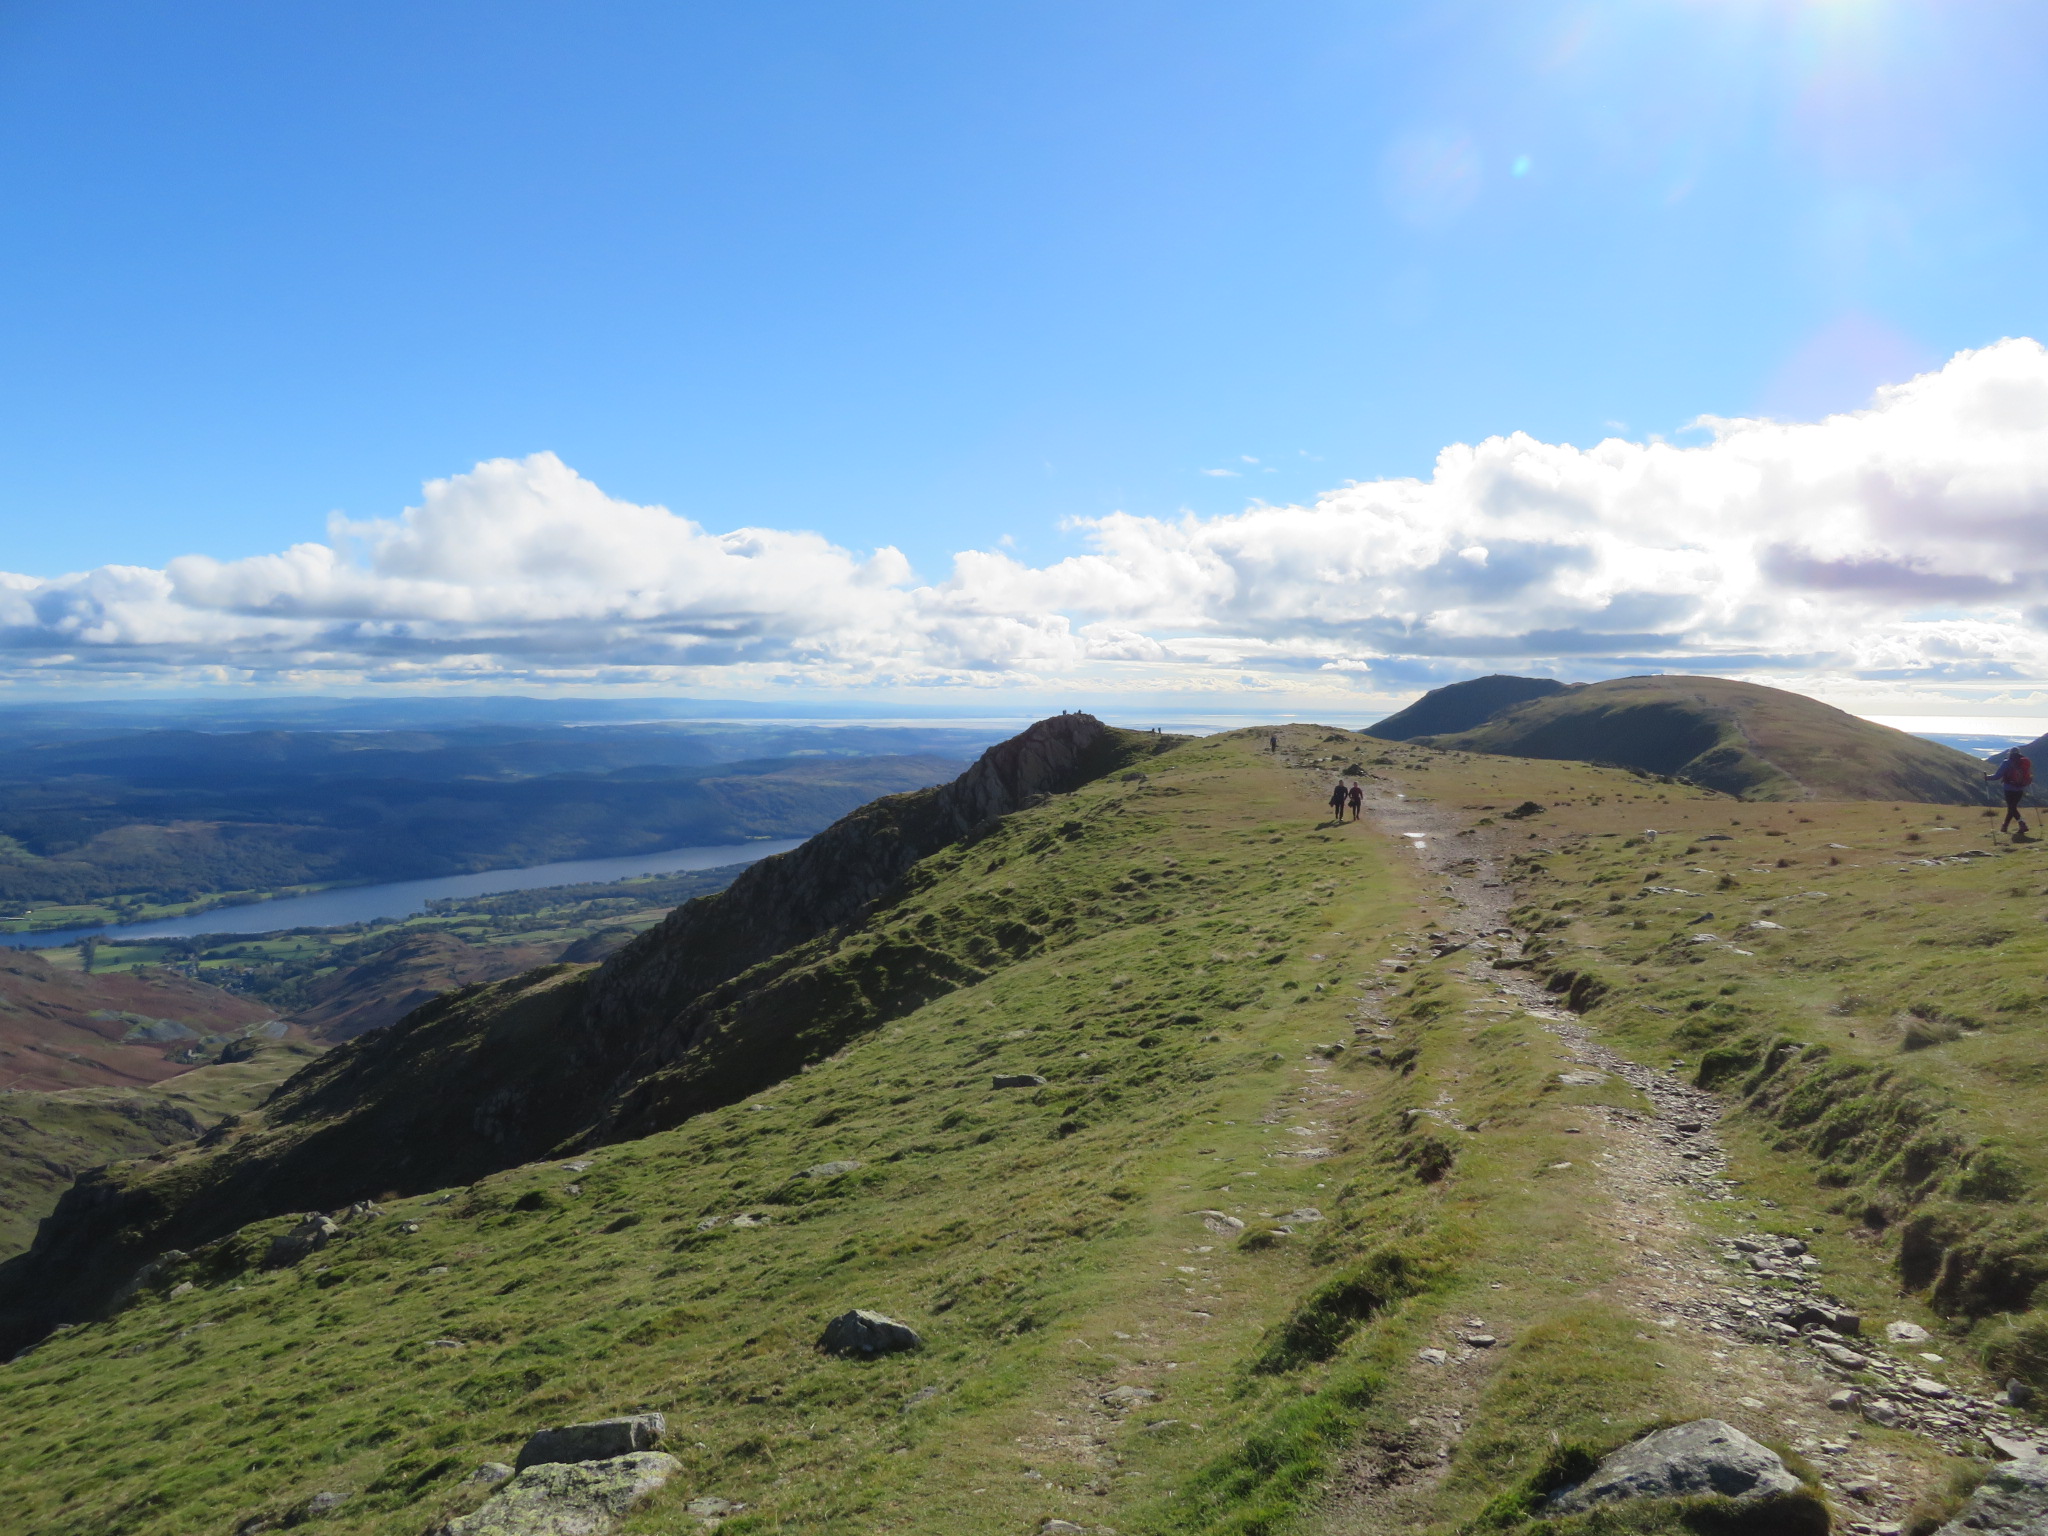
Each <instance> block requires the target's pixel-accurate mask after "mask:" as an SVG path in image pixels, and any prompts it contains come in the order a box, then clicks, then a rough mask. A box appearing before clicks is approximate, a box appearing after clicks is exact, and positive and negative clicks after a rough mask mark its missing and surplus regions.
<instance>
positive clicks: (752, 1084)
mask: <svg viewBox="0 0 2048 1536" xmlns="http://www.w3.org/2000/svg"><path fill="white" fill-rule="evenodd" d="M1177 739H1178V738H1171V737H1161V736H1157V735H1152V734H1140V733H1136V732H1126V731H1117V730H1112V729H1111V728H1109V727H1107V726H1104V725H1103V724H1102V723H1101V722H1100V721H1098V720H1096V719H1095V718H1094V717H1092V716H1089V715H1082V714H1069V715H1059V716H1055V717H1053V718H1051V719H1048V720H1044V721H1041V722H1039V723H1038V724H1037V725H1035V726H1033V727H1031V728H1030V729H1029V730H1027V731H1025V732H1023V733H1022V734H1021V735H1019V736H1016V737H1014V738H1012V739H1011V740H1009V741H1007V742H1003V743H1001V744H1000V745H998V746H996V747H992V748H990V749H989V751H988V752H987V753H985V754H984V755H983V756H982V758H981V759H980V760H979V761H978V762H977V763H975V764H974V766H973V767H972V768H970V769H969V770H968V771H967V772H966V773H965V774H963V775H961V776H960V777H959V778H958V779H956V780H955V781H953V782H952V783H950V784H946V785H942V786H939V787H938V788H935V789H929V790H919V791H913V792H911V793H908V794H902V795H891V796H886V797H884V798H883V799H880V800H877V801H874V802H872V803H871V804H869V805H866V806H864V807H862V808H861V809H859V810H858V811H855V812H854V813H853V814H852V815H850V816H847V817H845V818H843V819H842V820H840V821H838V822H836V823H834V824H833V825H832V826H831V827H830V828H828V829H827V830H826V831H824V832H822V833H820V834H819V835H818V836H817V837H815V838H813V839H811V840H810V841H809V842H808V843H806V844H805V845H804V846H802V847H801V848H798V849H795V850H793V851H792V852H790V853H787V854H783V855H780V856H779V857H776V858H770V859H764V860H762V861H761V862H760V863H758V864H755V865H754V866H752V867H751V868H749V869H748V870H747V871H746V872H745V873H744V874H742V875H741V876H740V877H739V878H738V879H737V880H735V881H734V882H733V884H732V885H731V886H730V887H728V888H727V889H726V890H724V891H722V892H719V893H718V894H716V895H713V896H707V897H701V898H699V899H697V900H695V901H691V902H688V903H686V904H685V905H683V906H682V907H680V908H678V909H677V910H676V911H675V912H674V913H673V914H672V915H671V916H670V917H669V919H668V920H667V921H666V922H664V923H663V924H661V925H660V926H659V927H657V928H654V929H651V930H649V931H648V932H647V933H645V934H643V935H641V936H640V937H639V938H638V939H637V940H635V941H634V942H633V943H632V944H630V945H629V946H627V947H626V948H625V949H624V950H622V951H620V952H619V953H618V954H616V955H614V956H613V957H612V958H611V959H610V960H608V961H606V962H605V964H604V965H603V966H602V967H600V968H597V969H594V970H593V969H590V968H587V967H577V966H573V965H557V966H550V967H544V968H542V969H540V970H537V971H533V972H529V973H527V974H525V975H522V976H519V977H515V978H513V979H511V980H508V981H504V982H500V983H498V984H496V985H493V986H484V987H471V988H465V989H462V990H459V991H456V992H453V993H450V994H447V995H446V996H445V997H443V998H442V999H440V1000H438V1001H437V1002H435V1003H433V1004H430V1005H428V1006H427V1007H424V1008H422V1009H420V1010H418V1011H417V1012H415V1013H414V1014H413V1015H412V1016H411V1017H410V1018H408V1019H406V1020H405V1021H403V1022H402V1023H400V1024H398V1025H396V1026H393V1027H391V1028H388V1029H383V1030H379V1031H377V1032H375V1033H373V1034H368V1035H364V1036H362V1037H360V1038H358V1039H355V1040H352V1041H349V1042H347V1043H346V1044H344V1045H342V1046H341V1047H339V1048H337V1049H336V1050H334V1051H332V1052H330V1053H329V1054H328V1055H326V1056H325V1057H323V1058H322V1059H321V1060H319V1061H318V1062H316V1063H315V1064H314V1065H312V1066H310V1067H308V1068H307V1069H306V1070H304V1071H302V1072H300V1073H299V1074H298V1075H297V1076H296V1077H294V1078H292V1079H291V1080H290V1081H289V1082H288V1083H286V1084H285V1085H284V1087H283V1088H282V1089H280V1090H279V1092H278V1094H277V1095H276V1097H275V1098H274V1100H272V1101H271V1102H270V1103H269V1104H268V1105H267V1106H266V1111H265V1115H264V1119H263V1124H262V1125H261V1126H251V1127H248V1128H247V1129H244V1130H240V1131H238V1132H237V1133H235V1134H233V1135H231V1136H228V1137H227V1138H226V1139H224V1140H222V1141H220V1142H219V1143H218V1144H217V1145H215V1146H212V1147H210V1148H208V1149H207V1153H206V1155H204V1156H198V1157H194V1158H191V1159H188V1160H186V1161H184V1162H182V1163H181V1164H180V1165H179V1166H178V1167H177V1168H176V1169H175V1170H166V1171H153V1170H145V1171H143V1172H137V1171H136V1170H134V1169H128V1170H124V1171H116V1172H108V1173H105V1174H97V1175H91V1176H88V1177H87V1178H85V1179H82V1180H81V1181H80V1182H79V1184H78V1185H77V1187H76V1188H75V1189H73V1190H72V1191H71V1193H70V1194H69V1195H67V1196H66V1198H65V1200H64V1201H63V1203H62V1204H61V1205H60V1206H59V1207H58V1209H57V1211H56V1212H55V1214H54V1215H53V1216H52V1217H51V1218H50V1219H49V1221H48V1222H47V1223H46V1224H45V1226H44V1229H43V1230H42V1232H41V1233H40V1234H39V1235H38V1238H37V1241H36V1244H35V1246H34V1247H33V1248H32V1249H31V1250H30V1252H29V1253H27V1254H25V1255H23V1256H22V1257H21V1258H19V1259H17V1260H15V1261H13V1262H12V1263H10V1264H9V1265H7V1266H5V1267H0V1351H4V1350H5V1349H7V1348H11V1347H18V1346H19V1345H20V1344H21V1343H23V1342H25V1341H26V1340H28V1339H32V1338H35V1337H38V1336H40V1335H41V1334H42V1333H43V1332H45V1331H46V1330H47V1329H48V1328H49V1327H50V1326H52V1325H53V1324H56V1323H59V1322H70V1321H75V1320H77V1319H79V1318H81V1317H89V1316H91V1315H93V1313H94V1312H95V1311H96V1310H97V1309H98V1308H99V1307H100V1306H101V1305H103V1304H104V1303H105V1301H106V1299H107V1298H108V1297H109V1296H110V1295H112V1294H114V1292H115V1291H116V1290H118V1288H119V1287H120V1286H121V1285H122V1284H123V1283H124V1282H125V1281H126V1280H127V1279H128V1278H129V1277H130V1276H131V1275H132V1274H133V1273H134V1272H135V1271H136V1269H137V1268H138V1267H139V1266H141V1265H142V1264H143V1263H145V1262H147V1261H148V1260H149V1259H151V1258H152V1257H153V1256H154V1255H155V1254H157V1253H159V1252H161V1251H163V1250H165V1249H171V1248H178V1249H184V1248H190V1247H194V1246H196V1245H198V1244H202V1243H205V1242H209V1241H212V1240H213V1239H215V1238H218V1237H220V1236H222V1235H223V1234H225V1233H227V1232H231V1231H233V1230H234V1229H235V1228H237V1227H240V1226H243V1225H245V1224H246V1223H248V1222H250V1221H253V1220H257V1219H259V1218H261V1217H265V1216H270V1215H274V1214H277V1213H278V1212H281V1211H289V1210H295V1209H304V1208H309V1207H329V1206H340V1205H346V1204H349V1203H350V1202H352V1201H355V1200H359V1199H364V1198H369V1197H373V1196H377V1195H380V1194H386V1193H391V1192H400V1193H408V1192H411V1191H415V1190H420V1189H432V1188H438V1187H441V1186H443V1185H446V1184H448V1183H451V1182H457V1181H464V1180H469V1179H474V1178H477V1177H479V1176H480V1175H482V1174H485V1173H489V1172H491V1171H493V1170H495V1169H499V1168H504V1167H508V1166H511V1165H513V1164H516V1163H520V1162H524V1161H527V1160H529V1159H531V1158H535V1157H541V1156H545V1155H547V1154H548V1153H550V1152H556V1151H563V1150H567V1149H570V1148H581V1147H589V1146H595V1145H599V1144H602V1143H604V1142H607V1141H614V1140H618V1139H621V1138H625V1137H631V1136H639V1135H645V1134H647V1133H648V1132H649V1131H653V1130H659V1129H662V1128H664V1127H666V1126H670V1125H675V1124H678V1123H680V1122H681V1121H682V1120H684V1119H686V1118H687V1117H688V1116H690V1115H692V1114H696V1113H700V1112H702V1111H703V1110H706V1109H710V1108H713V1107H715V1106H717V1105H719V1104H723V1103H730V1102H731V1101H733V1100H734V1099H736V1098H739V1097H741V1096H743V1095H744V1094H746V1093H749V1092H752V1091H754V1090H756V1089H759V1088H762V1087H765V1086H766V1085H768V1084H769V1083H772V1082H775V1081H778V1080H779V1079H781V1078H783V1077H785V1076H787V1075H789V1074H790V1073H792V1072H795V1071H797V1070H799V1069H800V1068H801V1067H802V1066H803V1065H804V1064H805V1063H807V1062H810V1061H814V1060H817V1059H819V1058H821V1057H823V1056H825V1055H829V1054H830V1053H831V1052H832V1051H833V1050H835V1049H837V1048H838V1047H839V1045H841V1044H842V1043H843V1042H844V1041H845V1040H846V1039H848V1038H850V1037H851V1036H853V1035H855V1034H857V1033H859V1032H860V1031H862V1030H864V1029H868V1028H872V1027H873V1026H874V1025H876V1024H878V1023H881V1022H883V1021H884V1020H886V1019H888V1018H889V1017H892V1016H893V1015H895V1014H899V1013H902V1012H904V1011H907V1010H908V1009H910V1008H913V1007H916V1006H918V1005H919V1004H921V1003H923V1002H926V1001H929V1000H930V999H931V998H932V997H935V996H938V995H940V994H942V993H944V992H947V991H950V990H952V989H953V988H955V987H958V986H960V985H963V984H965V983H967V982H970V981H973V980H976V979H979V978H980V977H981V976H982V975H983V974H985V972H986V970H987V969H988V968H989V966H990V965H991V964H993V963H996V962H1000V961H1003V960H1006V959H1008V958H1012V957H1013V956H1014V955H1016V954H1019V953H1025V952H1028V951H1030V950H1032V949H1034V948H1036V947H1037V946H1039V945H1040V944H1042V943H1043V942H1044V941H1045V934H1044V932H1043V931H1042V930H1041V929H1040V928H1037V927H1034V926H1033V925H1032V924H1031V923H1030V922H1028V921H1025V920H1019V921H1016V922H1013V923H1009V924H1005V925H999V926H998V927H997V928H996V929H994V930H992V931H984V930H983V929H981V928H980V927H976V928H974V929H973V930H971V931H967V930H961V931H955V932H947V931H945V930H944V929H943V927H940V926H938V925H933V927H932V928H928V929H926V930H921V931H919V932H917V933H913V934H892V935H890V936H888V937H886V938H881V937H878V936H873V935H870V936H868V937H867V939H866V942H864V943H861V944H858V945H854V946H851V947H849V946H848V945H846V944H845V943H844V942H843V937H844V935H843V932H842V930H844V929H846V928H847V927H848V926H849V925H854V924H857V923H858V922H859V921H860V920H861V919H862V918H863V917H864V916H866V915H867V914H869V913H870V911H871V910H872V909H873V908H874V907H876V906H877V905H878V904H886V902H887V901H888V900H890V899H891V898H892V897H900V896H901V895H902V894H903V893H904V891H905V890H906V889H907V888H909V887H906V886H905V884H904V881H905V877H906V876H907V875H909V874H910V873H911V871H912V868H913V866H914V865H916V864H917V863H918V861H919V860H921V859H924V858H926V857H927V856H929V855H931V854H933V853H936V852H938V851H939V850H940V849H942V848H945V847H947V846H948V845H951V844H954V843H957V842H960V841H961V840H963V839H969V838H971V837H972V836H973V835H974V834H975V833H976V832H977V831H978V830H980V829H983V828H986V827H988V826H991V825H993V824H994V823H995V822H996V821H997V820H998V819H1000V818H1001V817H1002V816H1004V815H1005V814H1007V813H1009V812H1012V811H1015V810H1018V809H1020V808H1022V807H1024V806H1027V805H1030V804H1033V803H1035V802H1036V801H1038V800H1040V799H1042V798H1044V797H1045V796H1047V795H1049V794H1054V793H1059V792H1064V791H1070V790H1072V789H1075V788H1077V787H1079V786H1080V785H1082V784H1084V783H1087V782H1089V781H1090V780H1092V779H1095V778H1098V777H1100V776H1101V775H1103V774H1104V773H1108V772H1110V771H1113V770H1115V769H1118V768H1121V767H1125V766H1127V765H1128V764H1130V763H1131V762H1133V761H1136V760H1138V759H1141V758H1145V757H1149V756H1151V755H1152V754H1154V753H1156V752H1158V751H1160V750H1162V749H1164V748H1165V747H1167V746H1169V745H1171V744H1172V742H1173V741H1175V740H1177ZM912 885H913V886H914V882H912Z"/></svg>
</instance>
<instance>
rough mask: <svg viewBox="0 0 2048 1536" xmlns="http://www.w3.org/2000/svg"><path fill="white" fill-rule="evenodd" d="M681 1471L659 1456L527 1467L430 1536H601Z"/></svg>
mask: <svg viewBox="0 0 2048 1536" xmlns="http://www.w3.org/2000/svg"><path fill="white" fill-rule="evenodd" d="M682 1470H683V1464H682V1463H681V1462H680V1461H677V1460H676V1459H675V1457H673V1456H668V1455H664V1454H663V1453H662V1452H660V1451H639V1452H636V1453H634V1454H633V1455H630V1456H615V1457H613V1458H611V1459H610V1460H608V1461H581V1462H548V1463H545V1464H544V1465H541V1466H536V1467H528V1468H527V1469H526V1470H525V1471H524V1472H521V1473H520V1474H519V1475H518V1476H517V1477H515V1478H513V1479H512V1480H511V1481H510V1482H508V1483H505V1484H503V1485H502V1486H500V1488H499V1489H498V1491H497V1492H496V1493H494V1494H492V1495H491V1496H490V1497H489V1498H488V1499H486V1500H485V1501H484V1503H483V1507H482V1508H480V1509H478V1510H477V1511H476V1512H475V1513H474V1514H469V1515H464V1516H462V1517H461V1518H460V1519H458V1520H450V1521H448V1522H447V1523H446V1524H445V1525H442V1526H441V1527H439V1528H438V1529H437V1530H436V1532H435V1533H434V1536H602V1533H604V1532H606V1531H609V1530H610V1529H611V1528H612V1527H613V1526H614V1525H616V1524H617V1523H618V1522H619V1521H620V1520H621V1519H623V1518H624V1517H625V1516H626V1515H628V1514H630V1513H632V1511H633V1509H634V1508H635V1506H637V1505H639V1504H641V1503H643V1502H644V1501H645V1500H646V1499H647V1497H648V1496H649V1495H650V1494H652V1493H653V1492H655V1490H657V1489H659V1488H661V1487H662V1486H663V1485H664V1484H666V1483H667V1482H668V1480H669V1479H670V1478H672V1477H674V1476H675V1475H676V1474H677V1473H678V1472H680V1471H682Z"/></svg>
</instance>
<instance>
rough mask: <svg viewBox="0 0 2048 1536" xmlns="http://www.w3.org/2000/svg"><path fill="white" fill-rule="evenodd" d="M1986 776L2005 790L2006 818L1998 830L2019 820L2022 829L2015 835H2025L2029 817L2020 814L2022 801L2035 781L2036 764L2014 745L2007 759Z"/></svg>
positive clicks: (2002, 829)
mask: <svg viewBox="0 0 2048 1536" xmlns="http://www.w3.org/2000/svg"><path fill="white" fill-rule="evenodd" d="M1984 777H1985V778H1987V779H1996V780H1998V786H1999V788H2001V789H2003V790H2004V791H2005V820H2004V821H2002V822H2000V823H1999V824H1998V830H1999V831H2001V832H2003V831H2004V830H2005V829H2006V828H2007V827H2009V826H2011V825H2012V824H2013V823H2014V822H2018V823H2019V824H2020V829H2019V831H2018V832H2017V833H2016V834H2014V835H2015V836H2016V837H2025V836H2026V835H2027V818H2026V817H2024V816H2022V815H2021V814H2020V801H2022V800H2024V799H2025V798H2026V794H2027V790H2028V788H2029V787H2030V786H2031V785H2032V784H2033V782H2034V765H2033V764H2032V763H2031V762H2029V761H2028V760H2027V755H2026V754H2025V753H2024V752H2022V751H2020V749H2019V748H2018V747H2014V748H2013V749H2012V750H2011V751H2010V752H2008V753H2006V754H2005V761H2004V762H2003V763H2001V764H2000V765H1999V766H1998V767H1997V768H1996V769H1995V770H1994V771H1992V772H1990V773H1987V774H1985V775H1984Z"/></svg>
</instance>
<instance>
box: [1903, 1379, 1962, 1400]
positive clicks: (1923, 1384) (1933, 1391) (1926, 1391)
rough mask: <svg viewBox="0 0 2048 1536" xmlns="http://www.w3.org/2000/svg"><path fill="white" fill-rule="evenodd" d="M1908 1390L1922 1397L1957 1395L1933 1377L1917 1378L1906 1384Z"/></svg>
mask: <svg viewBox="0 0 2048 1536" xmlns="http://www.w3.org/2000/svg"><path fill="white" fill-rule="evenodd" d="M1906 1386H1907V1389H1908V1390H1909V1391H1912V1392H1917V1393H1918V1394H1919V1395H1920V1396H1922V1397H1952V1396H1954V1395H1955V1394H1954V1393H1952V1392H1950V1391H1949V1389H1948V1388H1947V1387H1946V1386H1945V1385H1943V1384H1942V1383H1941V1382H1938V1381H1936V1380H1935V1379H1934V1378H1933V1377H1931V1376H1915V1377H1914V1378H1913V1379H1912V1380H1911V1381H1909V1382H1907V1383H1906Z"/></svg>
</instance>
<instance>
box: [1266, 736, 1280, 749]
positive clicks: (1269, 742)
mask: <svg viewBox="0 0 2048 1536" xmlns="http://www.w3.org/2000/svg"><path fill="white" fill-rule="evenodd" d="M1266 750H1267V751H1268V752H1278V751H1279V750H1280V738H1279V737H1278V736H1268V737H1267V738H1266Z"/></svg>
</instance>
